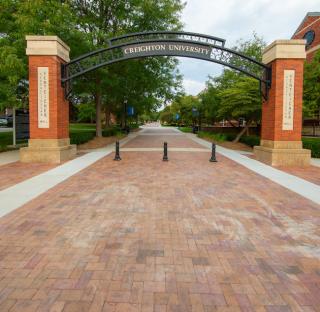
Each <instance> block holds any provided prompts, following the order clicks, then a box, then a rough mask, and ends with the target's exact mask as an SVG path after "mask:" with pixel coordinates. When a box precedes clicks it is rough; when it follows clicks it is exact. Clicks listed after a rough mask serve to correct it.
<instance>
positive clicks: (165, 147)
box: [162, 142, 169, 161]
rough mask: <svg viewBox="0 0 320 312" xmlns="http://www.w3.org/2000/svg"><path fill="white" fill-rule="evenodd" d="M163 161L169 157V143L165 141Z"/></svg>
mask: <svg viewBox="0 0 320 312" xmlns="http://www.w3.org/2000/svg"><path fill="white" fill-rule="evenodd" d="M162 160H163V161H168V160H169V158H168V143H167V142H164V144H163V158H162Z"/></svg>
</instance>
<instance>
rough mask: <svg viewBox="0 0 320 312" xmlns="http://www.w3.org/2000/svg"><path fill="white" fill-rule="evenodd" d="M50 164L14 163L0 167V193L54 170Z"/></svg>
mask: <svg viewBox="0 0 320 312" xmlns="http://www.w3.org/2000/svg"><path fill="white" fill-rule="evenodd" d="M55 167H56V165H50V164H31V163H30V164H23V163H21V162H14V163H10V164H7V165H2V166H0V191H1V190H4V189H6V188H8V187H10V186H12V185H15V184H17V183H20V182H22V181H24V180H27V179H30V178H32V177H34V176H36V175H38V174H40V173H42V172H45V171H48V170H50V169H53V168H55Z"/></svg>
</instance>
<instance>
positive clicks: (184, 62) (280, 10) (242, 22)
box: [179, 0, 320, 95]
mask: <svg viewBox="0 0 320 312" xmlns="http://www.w3.org/2000/svg"><path fill="white" fill-rule="evenodd" d="M319 11H320V0H187V4H186V7H185V9H184V11H183V14H182V21H183V23H184V30H185V31H190V32H196V33H202V34H206V35H212V36H216V37H220V38H224V39H226V47H232V46H235V45H236V42H237V40H239V39H244V40H247V39H250V38H252V34H253V32H256V33H257V34H258V36H260V37H263V39H264V40H265V41H266V42H267V43H268V44H269V43H271V42H273V41H274V40H277V39H290V38H291V36H292V35H293V33H294V32H295V30H296V29H297V28H298V26H299V25H300V23H301V22H302V20H303V18H304V17H305V15H306V14H307V12H319ZM179 60H180V66H179V68H180V72H181V73H182V74H183V75H184V81H183V85H184V88H185V91H186V93H187V94H193V95H196V94H198V93H199V92H200V91H201V90H203V88H204V87H205V82H206V80H207V79H208V75H211V76H215V75H219V74H220V73H221V71H222V69H223V67H222V66H221V65H218V64H215V63H210V62H205V61H200V60H195V59H190V58H179Z"/></svg>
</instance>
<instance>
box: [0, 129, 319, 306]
mask: <svg viewBox="0 0 320 312" xmlns="http://www.w3.org/2000/svg"><path fill="white" fill-rule="evenodd" d="M147 131H150V134H152V132H153V131H154V130H152V129H150V130H147ZM166 131H170V130H168V129H166ZM167 137H169V135H167ZM170 137H171V139H172V141H171V143H170V145H169V146H172V147H174V146H173V145H176V146H175V147H178V146H179V147H201V146H197V144H196V143H195V142H192V143H190V144H189V143H188V140H187V139H186V138H185V137H184V136H174V135H172V136H170ZM141 140H142V136H138V137H137V138H136V139H133V140H132V141H131V142H129V143H127V144H126V145H125V147H146V146H147V147H148V146H150V147H153V146H152V144H154V142H158V141H159V140H160V139H159V135H155V136H154V137H153V136H151V135H145V136H143V140H144V141H143V142H144V143H143V145H139V144H140V142H141ZM179 140H180V141H179ZM160 141H161V140H160ZM178 141H179V142H178ZM148 142H153V143H148ZM190 142H191V141H190ZM121 156H122V159H123V160H122V161H121V162H115V161H113V160H112V159H113V156H112V155H110V156H107V157H105V158H103V159H101V160H99V161H98V162H96V163H95V164H93V165H91V166H90V167H88V168H86V169H85V170H83V171H81V172H79V173H78V174H76V175H74V176H72V177H71V178H69V179H68V180H66V181H65V182H63V183H60V184H59V185H57V186H56V187H54V188H52V189H51V190H49V191H48V192H46V193H44V194H42V195H41V196H39V197H37V198H36V199H34V200H33V201H31V202H29V203H27V204H26V205H24V206H23V207H21V208H19V209H17V210H16V211H14V212H12V213H10V214H8V215H7V216H5V217H3V218H1V219H0V311H1V312H2V311H23V312H25V311H64V312H69V311H74V312H81V311H125V312H127V311H128V312H130V311H141V312H142V311H143V312H149V311H150V312H151V311H155V312H159V311H168V312H169V311H172V312H180V311H181V312H184V311H190V312H194V311H205V312H209V311H320V308H319V307H320V296H319V294H320V238H319V234H320V226H319V225H320V207H319V206H318V205H316V204H314V203H312V202H311V201H308V200H307V199H305V198H303V197H301V196H299V195H297V194H295V193H293V192H291V191H289V190H287V189H285V188H283V187H281V186H279V185H278V184H276V183H273V182H271V181H269V180H267V179H265V178H263V177H261V176H259V175H257V174H255V173H253V172H251V171H249V170H248V169H246V168H244V167H242V166H240V165H238V164H236V163H235V162H233V161H231V160H229V159H227V158H225V157H223V156H219V162H218V163H214V164H213V163H209V162H208V156H209V155H208V153H201V152H199V153H197V152H171V153H169V159H170V160H169V162H162V161H161V159H162V153H161V152H157V151H156V152H132V151H131V152H123V153H122V154H121Z"/></svg>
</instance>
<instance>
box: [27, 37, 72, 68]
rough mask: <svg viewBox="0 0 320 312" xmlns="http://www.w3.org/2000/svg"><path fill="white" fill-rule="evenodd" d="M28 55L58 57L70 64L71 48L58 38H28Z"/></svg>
mask: <svg viewBox="0 0 320 312" xmlns="http://www.w3.org/2000/svg"><path fill="white" fill-rule="evenodd" d="M26 40H27V49H26V54H27V55H39V56H40V55H56V56H59V57H60V58H61V59H62V60H64V61H65V62H69V61H70V58H69V52H70V48H69V46H68V45H67V44H65V43H64V42H63V41H62V40H61V39H60V38H59V37H58V36H26Z"/></svg>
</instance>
